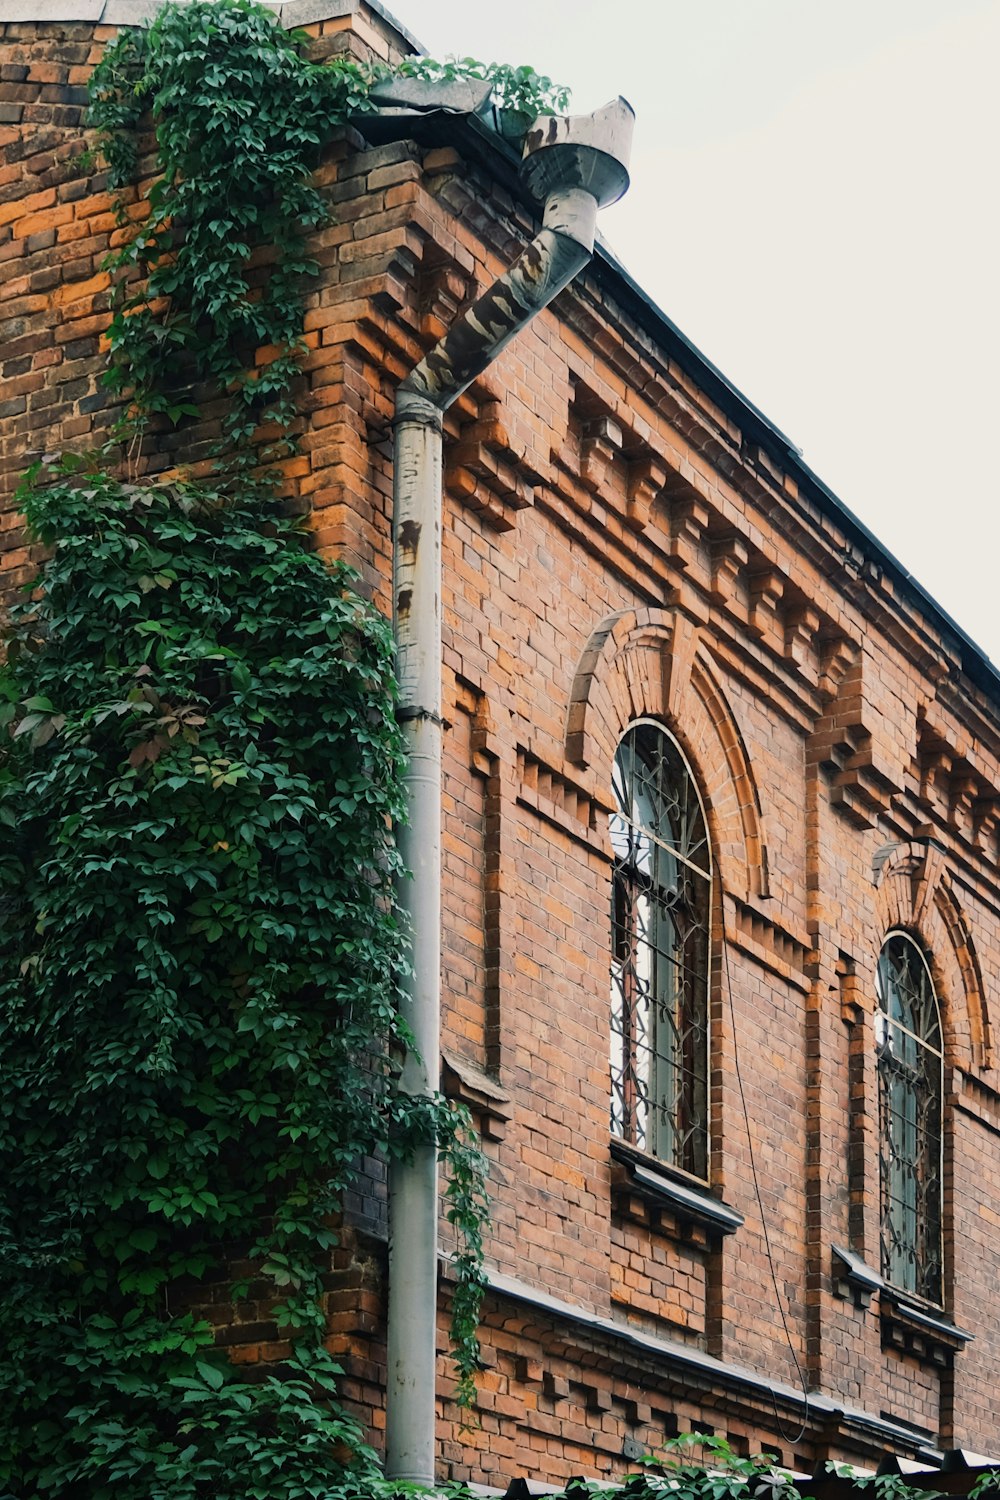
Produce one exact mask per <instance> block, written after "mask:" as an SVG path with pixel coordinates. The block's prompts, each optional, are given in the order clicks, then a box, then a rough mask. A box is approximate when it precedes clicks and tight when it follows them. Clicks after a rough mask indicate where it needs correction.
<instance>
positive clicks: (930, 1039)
mask: <svg viewBox="0 0 1000 1500" xmlns="http://www.w3.org/2000/svg"><path fill="white" fill-rule="evenodd" d="M876 992H877V997H878V1011H877V1013H876V1018H875V1044H876V1048H877V1052H878V1077H879V1127H880V1146H881V1153H880V1179H881V1243H882V1274H883V1275H884V1276H885V1277H886V1279H887V1280H888V1281H890V1282H891V1283H892V1284H893V1285H894V1286H897V1287H900V1288H901V1289H902V1290H904V1291H911V1292H916V1293H918V1294H919V1295H920V1296H923V1297H926V1298H928V1300H930V1301H932V1302H938V1303H939V1302H940V1301H941V1095H942V1073H941V1015H940V1012H939V1010H938V1004H937V1000H936V998H935V996H934V987H933V985H932V983H931V976H930V971H929V969H928V967H927V962H926V960H925V958H924V956H923V954H922V952H921V951H920V949H919V948H918V947H917V945H916V943H914V942H913V941H912V939H911V938H908V937H907V936H906V935H905V933H899V932H897V933H893V934H892V935H891V936H890V937H889V938H888V939H887V941H886V943H885V945H884V947H883V949H882V952H881V955H880V957H879V964H878V972H877V975H876Z"/></svg>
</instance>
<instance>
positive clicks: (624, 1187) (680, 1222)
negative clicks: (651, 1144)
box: [611, 1140, 743, 1242]
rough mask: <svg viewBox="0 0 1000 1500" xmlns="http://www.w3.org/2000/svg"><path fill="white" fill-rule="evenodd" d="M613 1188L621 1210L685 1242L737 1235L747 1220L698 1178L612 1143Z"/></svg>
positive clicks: (626, 1145)
mask: <svg viewBox="0 0 1000 1500" xmlns="http://www.w3.org/2000/svg"><path fill="white" fill-rule="evenodd" d="M611 1161H612V1167H611V1189H612V1192H613V1193H614V1196H615V1199H616V1202H617V1206H618V1208H619V1211H620V1212H622V1213H624V1214H627V1215H628V1216H629V1217H630V1218H636V1219H639V1220H640V1221H642V1222H643V1223H648V1224H649V1225H650V1227H652V1228H662V1229H665V1230H667V1231H668V1232H670V1231H673V1232H674V1233H676V1234H677V1236H678V1237H679V1238H681V1239H692V1240H705V1241H709V1242H714V1241H716V1240H719V1239H721V1238H723V1237H724V1236H725V1235H728V1234H735V1232H736V1230H737V1229H739V1227H740V1225H741V1224H742V1223H743V1215H742V1214H741V1213H738V1212H737V1211H736V1209H735V1208H730V1206H729V1204H728V1203H723V1201H722V1199H721V1198H718V1197H716V1196H715V1195H714V1194H713V1193H712V1192H711V1191H710V1190H709V1188H708V1187H707V1186H706V1185H705V1184H703V1183H700V1182H698V1181H697V1179H695V1178H690V1177H687V1176H686V1175H684V1174H681V1173H680V1172H677V1171H676V1170H675V1169H672V1168H670V1167H668V1166H667V1165H666V1164H665V1163H664V1162H661V1161H657V1160H656V1158H655V1157H653V1156H648V1155H647V1154H646V1152H644V1151H639V1150H638V1149H637V1148H636V1147H635V1146H630V1145H628V1143H627V1142H626V1141H618V1140H613V1141H612V1142H611Z"/></svg>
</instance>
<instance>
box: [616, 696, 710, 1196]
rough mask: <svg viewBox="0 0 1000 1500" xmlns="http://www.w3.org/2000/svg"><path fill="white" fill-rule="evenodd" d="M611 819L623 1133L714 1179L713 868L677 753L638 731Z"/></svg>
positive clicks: (625, 758) (620, 765)
mask: <svg viewBox="0 0 1000 1500" xmlns="http://www.w3.org/2000/svg"><path fill="white" fill-rule="evenodd" d="M614 797H615V809H616V810H615V812H614V813H613V814H612V817H611V845H612V849H613V851H614V874H613V877H612V895H611V1131H612V1134H613V1135H616V1136H619V1137H621V1139H623V1140H625V1141H628V1142H629V1143H630V1144H631V1145H633V1146H638V1147H640V1148H641V1149H642V1150H644V1151H649V1152H651V1153H652V1154H653V1155H654V1156H658V1157H660V1159H661V1160H663V1161H665V1162H669V1163H671V1164H672V1165H673V1166H677V1167H682V1168H684V1170H685V1171H688V1172H692V1173H694V1174H695V1175H696V1176H698V1177H706V1176H707V1174H708V968H709V911H710V908H711V871H712V866H711V859H710V855H709V847H708V832H707V828H706V824H705V815H704V812H703V811H702V807H701V801H700V799H699V797H698V792H697V789H696V787H695V784H694V780H693V778H692V776H691V773H690V771H689V770H688V767H687V763H686V762H685V760H684V757H683V755H682V754H681V751H680V749H679V747H678V746H677V744H676V743H675V742H674V740H673V739H672V738H671V736H670V735H669V734H667V732H666V731H665V730H664V729H663V728H661V726H660V725H659V724H655V723H653V722H652V721H650V720H648V719H646V720H641V721H640V722H639V723H636V724H633V725H632V726H631V727H630V728H629V730H628V731H627V733H626V734H625V736H624V738H623V739H622V741H621V744H620V745H619V746H618V753H617V754H616V756H615V764H614Z"/></svg>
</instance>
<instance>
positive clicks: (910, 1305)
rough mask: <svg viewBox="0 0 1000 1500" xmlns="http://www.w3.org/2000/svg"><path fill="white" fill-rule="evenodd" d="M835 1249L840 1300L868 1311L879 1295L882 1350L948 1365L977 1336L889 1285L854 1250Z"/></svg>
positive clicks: (835, 1278) (835, 1283)
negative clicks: (847, 1298)
mask: <svg viewBox="0 0 1000 1500" xmlns="http://www.w3.org/2000/svg"><path fill="white" fill-rule="evenodd" d="M832 1249H833V1289H834V1292H835V1293H836V1294H837V1296H839V1297H845V1298H846V1297H853V1299H854V1305H855V1306H856V1307H863V1308H867V1307H868V1306H869V1304H870V1303H871V1299H872V1297H873V1296H874V1295H877V1296H878V1313H879V1321H880V1323H881V1326H882V1347H883V1349H896V1350H897V1351H898V1352H899V1353H901V1354H910V1355H913V1356H914V1357H915V1358H916V1359H918V1360H919V1361H920V1362H921V1364H928V1365H939V1366H940V1365H947V1364H950V1363H951V1361H952V1359H954V1357H955V1355H956V1354H960V1353H961V1351H962V1350H963V1349H964V1348H965V1346H966V1344H967V1343H969V1341H970V1340H971V1339H972V1338H973V1337H974V1335H973V1334H971V1333H967V1332H966V1331H965V1329H964V1328H959V1327H958V1326H957V1325H956V1324H955V1323H953V1322H952V1321H951V1319H950V1318H949V1317H948V1316H947V1314H946V1313H945V1312H944V1311H943V1310H942V1309H941V1308H940V1307H935V1306H934V1304H933V1303H930V1302H924V1300H923V1299H922V1298H920V1297H916V1296H914V1295H913V1294H912V1293H910V1292H902V1291H899V1290H898V1288H896V1287H894V1286H890V1285H889V1283H888V1282H887V1281H886V1280H885V1278H884V1277H883V1276H880V1275H879V1273H878V1272H877V1271H873V1270H872V1269H871V1267H870V1266H868V1265H866V1264H865V1262H864V1261H863V1260H862V1259H861V1257H860V1255H856V1254H855V1253H854V1251H853V1250H845V1249H843V1248H842V1247H841V1246H839V1245H834V1246H833V1247H832Z"/></svg>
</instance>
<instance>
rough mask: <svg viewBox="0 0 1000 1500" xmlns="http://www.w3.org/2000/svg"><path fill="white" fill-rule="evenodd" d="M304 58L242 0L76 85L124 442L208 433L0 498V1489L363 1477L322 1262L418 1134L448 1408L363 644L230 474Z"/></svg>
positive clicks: (391, 817) (286, 308)
mask: <svg viewBox="0 0 1000 1500" xmlns="http://www.w3.org/2000/svg"><path fill="white" fill-rule="evenodd" d="M302 45H303V43H302V39H300V38H297V37H295V36H288V35H286V34H285V33H284V32H282V31H281V30H280V28H279V27H278V26H276V25H275V23H274V18H273V16H271V14H270V13H269V12H266V11H264V10H262V9H260V8H258V7H255V6H254V5H252V4H250V3H248V0H210V3H206V0H193V3H190V4H186V5H183V6H169V7H167V8H166V9H165V10H164V11H163V12H161V14H160V17H159V18H158V20H157V21H156V23H155V24H154V26H153V27H152V28H151V29H150V30H149V32H148V33H144V32H140V31H136V30H131V29H129V30H125V31H123V32H122V34H121V36H120V38H119V40H118V41H117V42H116V43H114V44H113V45H112V46H111V47H109V48H108V49H107V52H106V54H105V58H104V60H103V62H102V64H101V65H100V66H99V68H98V69H97V72H96V74H95V83H94V91H93V100H94V121H95V124H97V126H98V128H99V130H100V132H101V136H102V147H103V150H104V152H105V155H106V157H107V159H108V162H109V170H110V174H111V177H112V179H113V181H114V182H115V183H117V184H119V185H121V184H122V183H124V182H125V181H126V180H127V179H128V178H129V176H130V175H132V174H134V172H135V170H136V147H135V141H136V131H137V129H138V127H139V125H140V123H147V120H146V117H147V116H148V118H149V119H151V121H152V125H153V127H154V129H155V134H156V149H157V163H158V171H157V175H156V176H155V178H154V181H153V184H152V188H151V191H150V212H149V216H148V218H147V219H146V220H145V221H142V222H141V223H138V224H137V227H136V228H135V232H134V233H132V234H131V235H130V237H128V238H127V243H126V244H125V245H124V246H123V247H122V248H121V249H120V250H119V251H118V252H117V253H116V266H117V269H118V271H119V273H120V275H119V293H118V302H117V306H116V310H115V315H114V320H113V323H112V328H111V347H112V360H111V368H110V370H109V374H108V380H109V384H110V385H111V387H112V390H113V391H115V392H117V393H119V394H123V395H124V396H126V397H127V398H128V399H129V400H130V402H131V403H132V418H133V424H134V426H135V427H138V429H139V430H140V431H141V430H142V427H143V425H144V424H145V422H146V420H147V419H148V418H149V417H150V416H151V415H154V414H162V415H163V416H165V417H166V418H168V419H169V420H172V421H177V420H183V419H184V418H185V417H186V416H188V415H194V413H195V411H196V410H197V408H196V406H195V399H196V394H197V392H198V391H199V389H204V388H205V387H206V386H207V387H209V388H210V389H212V390H214V392H215V393H217V394H223V395H225V396H227V397H228V398H229V399H228V412H229V416H228V420H227V427H226V438H225V441H226V442H227V443H228V444H229V445H230V446H231V447H235V448H236V449H237V450H240V449H242V451H243V455H244V459H243V463H242V466H240V465H236V466H233V465H230V466H229V467H228V469H226V470H225V471H224V472H223V471H220V473H219V474H218V475H217V482H216V483H215V485H214V486H213V485H209V484H198V483H194V482H192V481H190V480H184V479H177V480H175V481H173V482H171V483H160V484H150V485H139V484H135V483H132V482H130V481H129V480H126V479H122V478H121V477H118V476H116V475H115V474H114V473H112V472H109V471H108V468H107V464H108V462H109V461H110V455H111V453H112V452H113V451H114V450H113V449H110V448H109V449H108V450H106V451H105V452H104V453H102V454H101V455H98V456H95V457H94V458H87V459H79V458H77V459H74V458H72V457H66V458H64V459H62V460H58V461H51V460H50V461H46V464H45V465H44V466H41V465H36V466H35V468H34V469H33V470H32V471H30V472H29V474H28V475H27V476H26V479H25V482H24V484H23V486H22V489H21V491H20V492H19V497H18V499H19V502H20V503H21V505H22V508H23V510H24V513H25V516H26V521H27V526H28V531H29V536H31V537H33V538H35V539H37V540H38V541H40V542H41V543H43V544H44V545H45V546H46V548H47V549H49V553H50V557H49V561H48V562H47V563H46V564H45V565H44V567H43V569H42V570H41V573H40V576H39V579H38V580H37V583H36V586H35V588H34V590H33V591H32V592H31V595H30V597H29V598H28V600H27V602H26V603H25V605H24V606H23V608H22V609H21V610H20V612H19V614H18V616H17V618H16V619H15V623H14V627H13V629H12V631H11V633H10V635H9V639H8V642H7V646H8V655H7V662H6V665H5V666H4V667H3V669H2V670H0V827H2V829H3V832H4V839H3V842H2V846H0V847H2V853H0V1069H2V1072H3V1079H4V1088H3V1091H2V1092H0V1317H2V1319H3V1326H4V1336H5V1342H4V1347H5V1354H6V1359H5V1361H4V1362H3V1365H2V1367H0V1489H2V1487H3V1483H4V1482H5V1483H6V1485H7V1486H8V1488H9V1490H10V1492H11V1493H13V1494H16V1495H18V1496H20V1495H24V1496H27V1495H32V1496H34V1495H36V1494H40V1495H51V1496H54V1497H60V1496H65V1497H70V1496H73V1497H76V1496H83V1495H86V1496H87V1497H88V1500H103V1497H105V1496H111V1495H114V1496H115V1497H119V1500H140V1497H141V1500H160V1497H162V1500H167V1497H169V1500H189V1497H191V1500H193V1497H195V1496H204V1495H213V1496H216V1497H218V1500H229V1497H233V1500H235V1497H236V1496H239V1497H241V1500H245V1497H254V1496H257V1497H261V1500H263V1497H267V1500H292V1497H309V1496H320V1495H322V1496H324V1497H337V1496H354V1495H362V1494H364V1495H372V1494H376V1493H378V1490H379V1485H380V1479H379V1471H378V1466H377V1463H376V1460H375V1457H374V1455H373V1454H372V1453H371V1452H370V1451H369V1450H368V1449H367V1447H366V1446H365V1444H364V1441H363V1436H364V1435H363V1433H362V1432H361V1430H360V1428H359V1427H358V1424H357V1423H356V1422H355V1421H354V1420H353V1419H352V1418H351V1417H350V1416H349V1415H348V1414H347V1413H346V1412H345V1410H344V1408H343V1405H342V1403H341V1402H340V1400H339V1398H338V1395H337V1376H338V1373H339V1372H338V1370H337V1367H336V1365H335V1364H334V1362H333V1360H332V1358H331V1356H330V1354H329V1353H328V1352H327V1350H326V1348H325V1343H324V1339H325V1319H324V1307H323V1297H324V1275H325V1272H326V1270H328V1268H329V1265H330V1258H331V1253H332V1247H333V1246H334V1244H335V1234H336V1223H337V1216H338V1213H339V1210H340V1208H341V1206H342V1204H343V1202H344V1197H345V1193H347V1192H348V1191H349V1189H350V1188H351V1186H352V1184H353V1183H354V1182H355V1180H356V1178H357V1176H358V1174H359V1173H360V1172H361V1171H362V1170H363V1167H364V1163H365V1162H366V1160H367V1159H370V1158H371V1157H372V1156H375V1155H378V1154H379V1153H381V1154H382V1155H383V1156H385V1157H388V1158H392V1157H393V1156H398V1155H400V1154H405V1153H406V1152H408V1151H409V1150H412V1149H413V1147H414V1145H415V1144H417V1143H419V1142H421V1141H424V1142H427V1141H434V1142H436V1143H437V1146H438V1149H439V1150H441V1152H442V1154H443V1155H444V1156H445V1157H446V1159H447V1162H448V1166H449V1186H448V1190H447V1191H448V1210H447V1211H448V1217H449V1219H450V1220H451V1222H452V1224H453V1225H454V1226H455V1228H456V1231H457V1236H458V1243H459V1246H460V1249H459V1254H458V1255H457V1257H456V1268H457V1273H458V1284H457V1288H456V1292H455V1296H454V1300H453V1330H452V1331H453V1343H454V1348H455V1359H456V1368H457V1373H458V1389H457V1397H458V1400H459V1402H460V1404H464V1405H470V1404H471V1402H472V1400H473V1398H474V1384H473V1382H474V1374H475V1370H476V1368H477V1362H478V1343H477V1339H476V1325H477V1321H478V1309H479V1302H480V1299H481V1295H482V1289H483V1275H482V1231H483V1225H484V1222H485V1218H486V1211H487V1210H486V1199H485V1191H484V1163H483V1160H482V1157H481V1155H480V1153H479V1151H478V1149H477V1148H476V1146H475V1144H474V1143H473V1141H472V1138H471V1136H469V1134H468V1131H467V1124H468V1122H467V1119H466V1118H465V1117H464V1116H463V1115H462V1113H461V1112H460V1111H456V1110H453V1109H451V1108H449V1107H448V1106H447V1104H446V1103H445V1101H443V1100H441V1099H434V1100H430V1101H427V1100H423V1101H415V1100H413V1099H411V1098H409V1097H408V1096H406V1095H405V1094H404V1093H403V1092H402V1091H401V1090H400V1088H399V1086H398V1064H399V1059H400V1057H401V1055H402V1052H403V1049H404V1048H405V1045H406V1042H407V1038H406V1036H405V1034H404V1031H403V1028H402V1025H401V1022H400V1019H399V1013H398V1006H397V1002H398V992H397V989H398V984H399V981H400V977H401V975H403V974H404V973H405V965H406V961H407V960H406V948H405V935H404V934H403V933H402V932H401V931H400V926H399V923H398V920H397V916H396V907H395V902H394V894H393V891H394V881H395V879H396V878H397V876H398V875H399V870H398V856H397V854H396V850H395V845H394V843H393V840H392V834H391V830H392V826H393V824H394V822H396V821H397V820H398V819H399V818H400V817H401V816H402V813H403V807H402V800H401V793H400V780H399V774H400V769H401V750H400V740H399V736H398V732H397V729H396V727H395V723H394V717H393V709H394V685H393V675H392V651H391V639H390V635H389V631H388V628H387V626H386V624H385V622H384V620H383V619H382V618H381V617H380V616H379V615H378V613H377V612H376V611H375V610H374V609H373V608H372V607H371V606H370V605H369V604H367V603H366V602H365V601H363V600H362V599H361V598H360V597H359V596H358V594H357V593H356V592H355V590H354V588H353V586H352V580H351V577H350V575H349V574H348V572H347V571H346V570H344V569H343V568H339V567H334V568H332V569H331V568H328V567H327V566H326V565H325V564H324V563H323V562H322V561H321V560H319V559H318V558H317V557H316V556H315V554H314V553H313V552H312V550H311V548H310V545H309V542H308V537H307V535H306V533H304V532H303V531H302V530H301V529H300V528H299V526H298V524H297V523H296V522H295V521H294V520H293V519H291V518H290V517H289V516H288V515H287V514H286V513H285V511H284V510H283V509H282V507H281V505H280V504H279V503H278V501H277V500H276V498H275V495H274V492H273V490H272V488H271V487H270V486H269V485H268V484H267V483H265V482H264V481H263V480H262V479H261V478H260V477H259V476H258V475H257V474H256V473H255V472H254V467H255V465H256V464H257V462H258V460H259V453H258V451H257V449H255V447H254V444H253V441H252V439H253V438H254V436H255V434H256V433H257V430H258V427H259V423H260V422H261V421H262V420H265V419H266V420H268V421H270V422H273V423H275V424H276V427H277V430H278V431H279V432H281V433H284V434H285V439H286V440H287V439H288V434H289V432H290V429H291V428H292V426H293V424H294V420H295V407H294V403H293V400H292V391H293V387H292V380H293V376H294V373H295V369H296V367H297V360H298V357H299V355H300V353H301V348H302V344H301V319H302V295H303V292H302V287H303V284H304V283H303V277H304V276H305V275H307V274H308V272H309V271H310V269H311V267H310V263H309V261H308V258H307V257H306V255H305V251H304V246H305V237H306V235H307V233H308V232H309V231H310V230H311V229H312V228H315V227H316V226H317V225H318V224H320V223H322V222H323V221H324V218H325V214H326V208H325V204H324V203H323V202H322V201H321V199H320V197H319V195H318V194H317V193H316V190H315V187H314V185H313V184H312V182H311V181H310V177H309V170H310V167H311V166H312V164H313V163H314V162H315V160H316V158H317V154H318V151H319V147H320V144H321V141H322V140H323V139H324V138H325V136H326V135H327V133H328V132H329V130H330V129H331V128H332V127H333V126H335V125H336V124H337V123H339V122H340V121H342V120H343V119H345V118H347V117H348V116H349V115H352V114H354V113H356V112H357V111H358V110H360V109H363V108H364V107H365V98H366V94H367V89H368V87H369V86H370V83H371V81H372V79H373V77H374V76H375V74H374V72H369V71H367V70H364V69H361V68H359V67H358V66H357V65H356V64H354V63H351V62H349V61H346V60H343V59H339V60H337V59H335V60H334V61H333V62H332V63H330V64H327V65H325V66H323V67H318V66H315V65H313V64H311V63H310V62H309V61H308V60H307V59H306V58H305V57H304V55H303V52H302ZM120 215H121V220H122V223H126V222H128V223H133V222H135V221H133V220H131V219H129V216H128V213H127V210H126V208H125V206H124V203H123V204H122V205H121V206H120ZM255 256H256V259H255V260H254V264H253V265H251V261H252V259H254V257H255ZM261 345H265V346H268V347H269V349H270V351H271V354H272V356H273V357H272V359H271V362H270V363H269V364H264V365H263V366H261V367H256V366H255V360H254V354H255V352H256V351H257V349H258V348H259V347H260V346H261ZM239 1316H242V1317H243V1318H244V1319H245V1320H246V1321H247V1322H249V1323H262V1324H264V1325H268V1326H270V1325H274V1326H275V1331H276V1335H277V1338H278V1339H279V1340H281V1341H283V1342H284V1344H285V1345H286V1346H287V1348H286V1357H285V1358H284V1359H283V1360H281V1361H280V1362H278V1363H271V1364H269V1365H268V1366H267V1367H266V1368H262V1369H261V1371H260V1372H259V1374H258V1376H257V1378H254V1377H253V1373H252V1371H251V1372H250V1373H249V1374H248V1373H246V1371H247V1370H249V1367H245V1368H244V1367H237V1366H234V1365H232V1364H231V1363H230V1362H229V1360H228V1359H227V1358H226V1357H225V1355H224V1353H223V1352H222V1351H221V1350H220V1349H219V1348H218V1347H217V1346H216V1342H215V1332H216V1326H215V1325H216V1324H217V1323H223V1324H227V1323H230V1322H232V1321H233V1319H234V1317H239Z"/></svg>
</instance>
